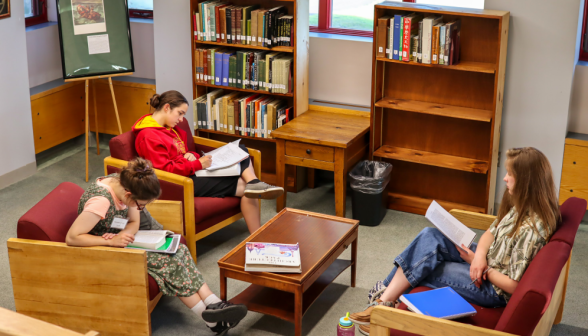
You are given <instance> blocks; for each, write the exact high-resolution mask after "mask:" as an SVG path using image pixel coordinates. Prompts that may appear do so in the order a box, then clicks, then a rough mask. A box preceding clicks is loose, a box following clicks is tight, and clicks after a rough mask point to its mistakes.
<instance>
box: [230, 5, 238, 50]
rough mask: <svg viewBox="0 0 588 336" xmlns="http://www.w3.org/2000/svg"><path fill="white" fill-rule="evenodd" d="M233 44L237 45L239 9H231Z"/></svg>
mask: <svg viewBox="0 0 588 336" xmlns="http://www.w3.org/2000/svg"><path fill="white" fill-rule="evenodd" d="M231 43H232V44H236V43H237V8H231Z"/></svg>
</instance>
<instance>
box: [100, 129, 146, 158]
mask: <svg viewBox="0 0 588 336" xmlns="http://www.w3.org/2000/svg"><path fill="white" fill-rule="evenodd" d="M108 147H110V156H112V157H113V158H115V159H119V160H125V161H131V160H132V159H134V158H136V157H137V156H139V154H137V151H136V150H135V133H133V131H129V132H125V133H123V134H121V135H117V136H115V137H114V138H112V139H110V141H109V142H108Z"/></svg>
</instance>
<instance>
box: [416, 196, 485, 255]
mask: <svg viewBox="0 0 588 336" xmlns="http://www.w3.org/2000/svg"><path fill="white" fill-rule="evenodd" d="M425 218H427V219H428V220H429V221H430V222H431V223H433V225H435V226H436V227H437V228H438V229H439V231H441V233H443V235H445V237H447V239H449V240H451V241H452V242H453V243H454V244H455V245H457V246H458V247H459V248H461V244H463V245H465V246H466V247H468V248H469V247H470V245H471V244H472V242H473V241H474V239H475V238H476V233H475V232H474V231H472V230H471V229H470V228H468V227H467V226H465V225H463V224H462V223H461V222H460V221H458V220H457V218H455V217H453V216H452V215H451V214H450V213H449V212H447V210H445V209H443V207H442V206H440V205H439V203H437V202H435V201H433V202H431V205H430V206H429V208H428V209H427V213H426V214H425Z"/></svg>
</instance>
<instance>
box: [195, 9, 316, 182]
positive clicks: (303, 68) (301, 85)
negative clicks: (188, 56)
mask: <svg viewBox="0 0 588 336" xmlns="http://www.w3.org/2000/svg"><path fill="white" fill-rule="evenodd" d="M201 2H204V0H191V1H190V17H191V18H192V14H193V13H194V12H195V11H197V8H198V4H199V3H201ZM226 2H229V3H231V4H233V5H237V6H245V5H254V4H259V5H260V7H262V8H265V9H270V8H273V7H276V6H284V7H286V8H287V10H288V13H287V14H288V15H292V16H293V17H294V27H293V29H292V36H291V38H292V41H293V46H291V47H284V46H278V47H273V48H266V47H259V46H252V45H242V44H226V43H219V42H204V41H196V40H195V39H194V38H192V78H193V94H194V99H195V98H196V97H200V96H202V95H204V94H206V93H208V92H210V91H212V90H215V89H219V88H220V89H224V90H225V92H230V91H242V92H257V93H261V94H265V95H274V96H279V97H280V98H283V99H285V100H286V101H288V102H290V104H291V106H294V116H295V117H296V116H298V115H300V114H302V113H304V112H306V111H307V110H308V62H309V52H308V47H309V39H308V0H280V1H276V0H227V1H226ZM190 21H191V22H192V25H191V29H192V31H191V34H192V36H193V35H194V34H193V32H194V22H193V20H192V19H190ZM212 46H222V47H226V48H230V49H234V50H235V51H237V50H247V49H250V50H273V51H280V52H288V53H292V54H293V58H294V66H293V68H294V69H293V78H292V79H293V83H294V84H293V93H288V94H279V93H270V92H266V91H254V90H247V89H238V88H235V87H228V86H217V85H212V84H205V83H197V82H196V78H195V73H196V64H195V61H194V53H195V52H194V51H195V49H196V48H207V47H212ZM197 135H198V136H201V137H205V138H210V139H214V140H219V141H224V142H228V141H234V140H236V139H238V138H241V139H242V140H241V143H242V144H244V145H245V146H247V147H249V148H254V149H257V150H260V151H261V157H262V158H263V159H262V163H261V172H262V176H261V177H260V178H261V180H263V181H264V182H266V183H270V184H274V185H275V184H276V183H277V176H276V140H275V139H273V138H255V137H249V136H241V135H236V134H229V133H224V132H220V131H214V130H203V129H200V130H198V131H197ZM287 173H288V184H287V189H288V191H297V190H299V189H300V187H301V185H302V183H300V181H301V180H302V179H301V177H302V175H301V173H303V171H302V170H301V169H298V170H297V169H296V167H289V170H288V172H287Z"/></svg>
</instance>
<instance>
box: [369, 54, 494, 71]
mask: <svg viewBox="0 0 588 336" xmlns="http://www.w3.org/2000/svg"><path fill="white" fill-rule="evenodd" d="M376 60H378V61H381V62H390V63H398V64H406V65H416V66H422V67H430V68H441V69H447V70H460V71H471V72H481V73H487V74H493V73H495V72H496V66H495V65H494V64H492V63H484V62H468V61H461V62H460V63H459V64H456V65H439V64H424V63H417V62H404V61H398V60H393V59H389V58H384V57H377V58H376Z"/></svg>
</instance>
